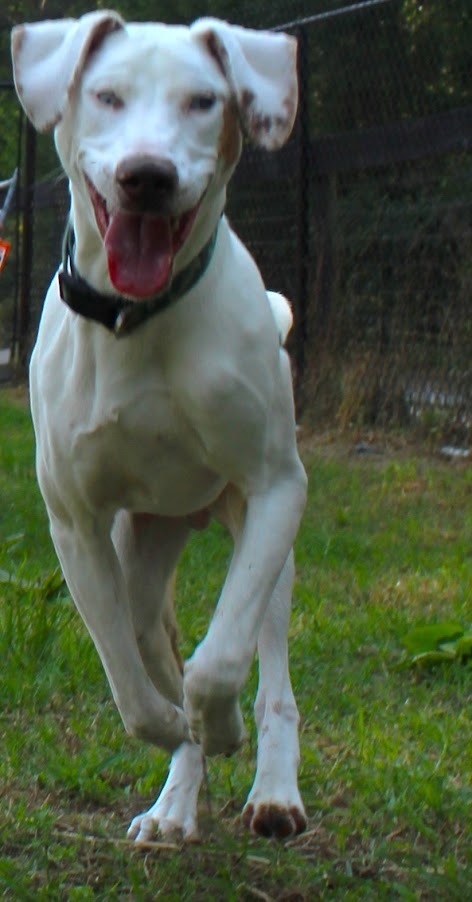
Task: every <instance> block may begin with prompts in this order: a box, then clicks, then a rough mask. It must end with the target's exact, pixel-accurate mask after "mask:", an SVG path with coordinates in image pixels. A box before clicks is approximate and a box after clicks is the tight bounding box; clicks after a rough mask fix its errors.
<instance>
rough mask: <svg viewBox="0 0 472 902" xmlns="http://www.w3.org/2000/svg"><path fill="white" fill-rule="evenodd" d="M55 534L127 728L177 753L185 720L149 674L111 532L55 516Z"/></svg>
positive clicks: (74, 594)
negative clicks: (140, 649) (138, 641)
mask: <svg viewBox="0 0 472 902" xmlns="http://www.w3.org/2000/svg"><path fill="white" fill-rule="evenodd" d="M84 523H85V524H86V525H85V526H84ZM51 535H52V538H53V541H54V545H55V547H56V551H57V554H58V557H59V560H60V562H61V565H62V569H63V573H64V576H65V579H66V582H67V584H68V587H69V590H70V592H71V594H72V597H73V599H74V601H75V604H76V606H77V608H78V610H79V613H80V614H81V616H82V618H83V620H84V622H85V625H86V626H87V629H88V630H89V632H90V635H91V637H92V639H93V641H94V644H95V647H96V649H97V651H98V653H99V655H100V658H101V661H102V664H103V667H104V669H105V672H106V674H107V677H108V680H109V682H110V686H111V689H112V692H113V696H114V699H115V702H116V705H117V707H118V710H119V712H120V714H121V717H122V719H123V722H124V725H125V727H126V730H127V732H128V733H130V734H131V735H133V736H137V737H139V738H142V739H145V740H147V741H149V742H152V743H154V744H155V745H157V746H160V747H162V748H165V749H168V750H169V751H174V750H175V749H176V748H177V747H178V746H179V745H180V744H181V743H182V742H183V741H184V740H186V739H188V738H189V731H188V724H187V720H186V717H185V714H184V712H183V710H182V709H181V708H179V707H177V706H176V705H174V704H172V703H171V702H170V701H168V700H167V699H165V698H164V697H163V696H162V695H161V694H160V693H159V692H158V691H157V689H156V687H155V686H154V685H153V683H152V681H151V679H150V677H149V676H148V674H147V672H146V669H145V666H144V664H143V661H142V658H141V655H140V653H139V648H138V644H137V641H136V636H135V631H134V628H133V622H132V614H131V610H130V604H129V600H128V596H127V591H126V585H125V580H124V577H123V573H122V571H121V567H120V564H119V561H118V558H117V555H116V552H115V549H114V547H113V543H112V541H111V538H110V535H109V533H108V531H107V530H106V528H103V524H101V523H99V522H97V521H95V520H94V521H90V520H88V519H87V518H81V525H80V527H79V526H78V525H77V523H75V524H71V523H70V522H68V523H65V522H64V521H62V520H61V521H59V520H56V519H55V518H53V519H52V521H51Z"/></svg>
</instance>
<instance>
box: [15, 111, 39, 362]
mask: <svg viewBox="0 0 472 902" xmlns="http://www.w3.org/2000/svg"><path fill="white" fill-rule="evenodd" d="M35 172H36V132H35V130H34V128H33V126H32V125H31V123H30V122H29V121H27V122H26V129H25V154H24V166H23V179H22V194H21V215H22V223H23V228H22V241H21V265H20V286H19V300H18V333H17V338H18V351H17V355H18V362H19V364H20V366H22V367H25V366H26V365H27V355H28V330H29V324H30V311H31V273H32V268H33V226H34V180H35Z"/></svg>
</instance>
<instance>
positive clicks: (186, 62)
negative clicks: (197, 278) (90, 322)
mask: <svg viewBox="0 0 472 902" xmlns="http://www.w3.org/2000/svg"><path fill="white" fill-rule="evenodd" d="M12 48H13V63H14V74H15V83H16V88H17V92H18V95H19V98H20V100H21V102H22V104H23V106H24V109H25V110H26V113H27V114H28V116H29V117H30V119H31V121H32V122H33V124H34V125H35V126H36V128H37V129H38V130H40V131H46V130H48V129H52V128H55V138H56V146H57V149H58V153H59V156H60V159H61V162H62V164H63V166H64V169H65V171H66V173H67V175H68V176H69V179H70V182H71V190H72V197H73V208H74V217H75V225H76V229H77V231H79V230H80V229H82V230H88V233H89V235H90V240H93V239H94V238H95V239H98V238H100V241H101V242H102V243H103V246H104V248H105V251H106V255H107V263H108V272H109V276H110V279H111V282H112V284H113V285H114V287H115V288H116V289H117V290H118V291H119V292H120V293H123V294H126V295H127V296H130V297H133V298H144V297H149V296H151V295H155V294H157V293H158V292H159V291H161V290H162V289H163V288H165V287H166V285H167V284H168V282H169V280H170V278H171V274H172V272H173V269H174V262H175V259H176V258H177V264H178V263H179V261H182V260H185V257H186V256H187V257H188V255H189V254H188V252H187V249H188V245H189V244H191V245H192V247H193V246H194V245H195V241H190V236H191V235H192V234H193V235H194V236H195V234H196V233H198V231H199V229H200V232H201V233H202V234H201V236H200V237H202V236H203V238H207V237H208V235H205V228H204V227H202V223H205V222H209V228H210V231H211V229H212V228H213V227H214V225H215V222H216V219H217V217H218V216H219V214H220V212H221V210H222V207H223V205H224V188H225V185H226V183H227V181H228V179H229V177H230V175H231V173H232V171H233V169H234V167H235V166H236V163H237V161H238V159H239V155H240V152H241V142H242V135H243V134H244V135H245V136H247V138H248V139H249V140H251V141H252V142H253V143H255V144H256V145H259V146H262V147H265V148H267V149H268V150H273V149H276V148H278V147H280V146H281V145H282V144H283V143H284V142H285V141H286V140H287V138H288V136H289V134H290V132H291V129H292V126H293V122H294V119H295V114H296V108H297V77H296V42H295V41H294V39H293V38H290V37H288V36H286V35H283V34H272V33H268V32H256V31H251V30H248V29H243V28H238V27H234V26H230V25H228V24H227V23H225V22H220V21H218V20H216V19H201V20H199V21H197V22H195V23H194V24H193V25H192V26H191V27H190V28H185V27H180V26H165V25H160V24H150V23H143V24H137V23H133V24H125V22H124V21H123V20H122V19H121V17H120V16H119V15H118V14H117V13H114V12H110V11H104V12H97V13H90V14H88V15H85V16H82V18H81V19H78V20H73V19H69V20H61V21H54V22H40V23H36V24H34V25H25V26H19V27H18V28H16V29H14V32H13V38H12ZM78 237H80V236H78ZM82 240H83V238H82ZM197 244H198V240H197ZM200 244H201V242H200ZM196 250H198V247H197V248H196Z"/></svg>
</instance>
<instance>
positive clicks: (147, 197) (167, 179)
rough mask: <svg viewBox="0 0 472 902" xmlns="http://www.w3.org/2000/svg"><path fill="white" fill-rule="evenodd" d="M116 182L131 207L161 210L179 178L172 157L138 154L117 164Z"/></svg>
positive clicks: (140, 209)
mask: <svg viewBox="0 0 472 902" xmlns="http://www.w3.org/2000/svg"><path fill="white" fill-rule="evenodd" d="M116 182H117V184H118V187H119V191H120V193H121V195H122V200H123V201H124V202H125V204H126V205H127V206H129V207H130V208H132V209H133V210H139V211H143V210H147V211H152V210H156V211H160V210H161V209H162V208H164V209H165V207H166V205H167V204H168V202H169V201H170V200H171V199H172V196H173V194H174V193H175V191H176V189H177V185H178V183H179V177H178V173H177V169H176V168H175V166H174V164H173V163H172V161H171V160H166V159H164V158H163V159H155V158H154V157H147V156H144V155H137V156H133V157H128V158H127V159H125V160H122V162H121V163H120V164H119V165H118V167H117V169H116Z"/></svg>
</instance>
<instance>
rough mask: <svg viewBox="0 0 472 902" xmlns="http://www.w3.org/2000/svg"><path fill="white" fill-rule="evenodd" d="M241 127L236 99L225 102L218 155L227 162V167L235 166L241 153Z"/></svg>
mask: <svg viewBox="0 0 472 902" xmlns="http://www.w3.org/2000/svg"><path fill="white" fill-rule="evenodd" d="M241 144H242V139H241V129H240V124H239V114H238V110H237V107H236V104H235V102H234V101H232V100H230V101H228V102H227V103H226V104H225V108H224V112H223V126H222V129H221V132H220V139H219V143H218V156H219V158H220V159H222V160H223V161H224V163H225V167H228V168H229V167H230V166H233V165H234V164H235V163H236V162H237V161H238V159H239V155H240V153H241Z"/></svg>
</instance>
